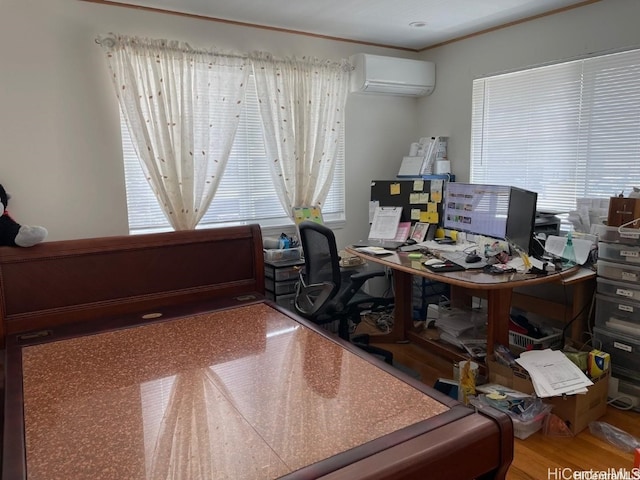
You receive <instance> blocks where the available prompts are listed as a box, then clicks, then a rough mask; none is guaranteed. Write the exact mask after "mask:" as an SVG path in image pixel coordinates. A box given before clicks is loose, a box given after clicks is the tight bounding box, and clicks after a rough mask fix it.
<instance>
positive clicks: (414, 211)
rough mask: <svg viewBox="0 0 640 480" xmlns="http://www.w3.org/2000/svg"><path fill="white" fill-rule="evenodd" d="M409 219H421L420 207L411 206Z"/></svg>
mask: <svg viewBox="0 0 640 480" xmlns="http://www.w3.org/2000/svg"><path fill="white" fill-rule="evenodd" d="M411 220H417V221H421V220H420V209H419V208H412V209H411Z"/></svg>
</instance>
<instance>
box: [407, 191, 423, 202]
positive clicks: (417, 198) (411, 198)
mask: <svg viewBox="0 0 640 480" xmlns="http://www.w3.org/2000/svg"><path fill="white" fill-rule="evenodd" d="M409 203H420V194H419V193H412V194H410V195H409Z"/></svg>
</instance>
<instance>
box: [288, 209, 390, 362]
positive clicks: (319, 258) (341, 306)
mask: <svg viewBox="0 0 640 480" xmlns="http://www.w3.org/2000/svg"><path fill="white" fill-rule="evenodd" d="M298 228H299V232H300V243H301V244H302V250H303V252H304V262H305V263H304V269H303V270H302V272H301V274H300V282H299V285H298V289H297V293H296V299H295V308H296V311H297V312H298V313H299V314H300V315H301V316H303V317H304V318H306V319H308V320H311V321H312V322H314V323H316V324H318V325H324V324H328V323H332V322H334V321H336V320H338V321H339V323H338V335H339V336H340V338H342V339H344V340H347V341H351V342H352V343H354V344H355V345H357V346H359V347H361V348H363V349H364V350H365V351H367V352H369V353H372V354H374V355H378V356H381V357H383V359H384V361H385V362H387V363H389V364H391V363H392V362H393V354H392V353H391V352H389V351H387V350H384V349H381V348H378V347H374V346H372V345H369V344H368V336H367V335H358V336H356V337H354V338H350V321H351V322H353V323H354V324H357V323H359V322H360V314H361V312H363V311H365V310H371V311H377V310H382V309H390V308H391V307H392V304H393V297H374V296H371V295H368V294H366V293H365V292H363V291H362V287H363V285H364V284H365V283H366V282H367V280H369V279H370V278H373V277H378V276H383V275H384V272H383V271H375V272H366V273H357V272H356V273H354V272H349V271H346V270H345V271H343V270H342V269H341V268H340V257H339V255H338V249H337V247H336V239H335V235H334V234H333V232H332V231H331V229H330V228H327V227H326V226H324V225H320V224H319V223H316V222H312V221H304V222H302V223H301V224H300V225H299V226H298Z"/></svg>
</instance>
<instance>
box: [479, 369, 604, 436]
mask: <svg viewBox="0 0 640 480" xmlns="http://www.w3.org/2000/svg"><path fill="white" fill-rule="evenodd" d="M487 369H488V370H489V381H490V382H491V383H499V384H500V385H504V386H505V387H509V388H513V389H514V390H518V391H520V392H523V393H535V390H534V388H533V384H532V383H531V379H530V378H529V375H528V374H527V372H526V370H524V369H523V368H521V367H516V368H515V369H511V368H510V367H507V366H505V365H501V364H499V363H498V362H496V361H495V360H494V359H493V358H491V357H488V358H487ZM609 376H610V372H609V371H607V372H606V373H605V374H604V375H601V376H600V377H598V378H594V379H592V380H591V381H592V382H593V385H591V386H590V387H589V388H588V391H587V393H585V394H577V395H565V396H562V397H549V398H544V399H543V402H544V403H546V404H549V405H552V406H553V409H552V410H551V413H553V414H555V415H557V416H558V417H560V418H561V419H562V420H563V421H564V422H565V423H566V424H567V426H568V427H569V429H570V430H571V432H572V433H573V434H574V435H575V434H577V433H579V432H581V431H582V430H584V429H585V428H586V427H587V426H588V425H589V422H592V421H594V420H597V419H598V418H600V417H601V416H603V415H604V414H605V413H606V411H607V397H608V393H609Z"/></svg>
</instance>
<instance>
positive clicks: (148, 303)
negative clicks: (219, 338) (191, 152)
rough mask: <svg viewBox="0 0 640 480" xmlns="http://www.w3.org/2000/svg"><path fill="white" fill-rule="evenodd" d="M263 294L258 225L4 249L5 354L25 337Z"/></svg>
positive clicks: (0, 292)
mask: <svg viewBox="0 0 640 480" xmlns="http://www.w3.org/2000/svg"><path fill="white" fill-rule="evenodd" d="M263 296H264V256H263V251H262V236H261V232H260V227H259V226H258V225H248V226H241V227H230V228H217V229H207V230H195V231H183V232H169V233H159V234H148V235H133V236H116V237H102V238H89V239H82V240H67V241H58V242H45V243H41V244H39V245H36V246H34V247H29V248H19V247H0V342H1V345H0V348H2V346H4V341H5V337H6V335H9V334H15V333H19V332H28V331H35V330H40V329H47V328H51V327H54V326H59V325H66V324H71V323H78V322H90V321H92V320H93V321H96V320H97V319H100V318H106V317H109V316H116V315H123V314H128V313H134V312H142V311H144V310H145V309H149V308H158V307H162V306H173V305H186V304H192V303H197V302H208V301H214V300H220V299H225V298H234V297H235V298H245V299H251V298H254V297H256V298H257V297H259V298H263Z"/></svg>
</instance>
